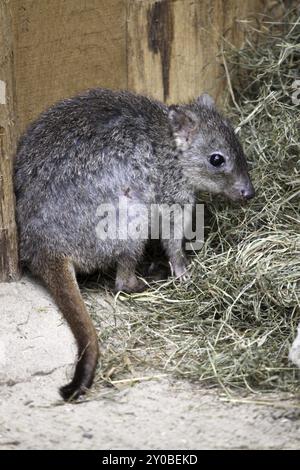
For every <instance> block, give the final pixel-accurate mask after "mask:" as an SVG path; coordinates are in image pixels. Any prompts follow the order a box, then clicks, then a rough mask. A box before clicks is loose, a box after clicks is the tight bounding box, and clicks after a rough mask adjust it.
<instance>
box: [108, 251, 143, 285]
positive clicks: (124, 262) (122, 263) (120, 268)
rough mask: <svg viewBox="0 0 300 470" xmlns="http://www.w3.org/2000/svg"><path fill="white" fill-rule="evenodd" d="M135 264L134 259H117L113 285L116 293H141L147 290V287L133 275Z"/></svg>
mask: <svg viewBox="0 0 300 470" xmlns="http://www.w3.org/2000/svg"><path fill="white" fill-rule="evenodd" d="M136 264H137V261H136V259H133V258H130V257H126V256H124V257H123V258H121V259H119V261H118V265H117V276H116V283H115V291H116V292H119V291H122V292H127V293H129V294H130V293H134V292H142V291H143V290H145V289H146V288H147V285H146V284H145V283H144V282H143V281H142V280H141V279H138V278H137V276H136V274H135V269H136Z"/></svg>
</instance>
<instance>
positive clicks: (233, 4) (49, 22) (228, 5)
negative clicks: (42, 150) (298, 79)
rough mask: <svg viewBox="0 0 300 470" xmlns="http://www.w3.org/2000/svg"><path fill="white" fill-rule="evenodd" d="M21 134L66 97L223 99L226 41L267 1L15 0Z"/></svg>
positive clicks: (236, 39)
mask: <svg viewBox="0 0 300 470" xmlns="http://www.w3.org/2000/svg"><path fill="white" fill-rule="evenodd" d="M10 1H11V4H12V7H13V20H14V34H15V74H16V91H17V114H18V117H19V123H20V129H21V130H23V129H24V128H25V126H26V125H27V124H28V122H30V121H31V120H32V119H33V118H34V117H36V116H37V115H38V114H39V113H40V112H41V111H42V110H43V109H45V108H46V107H47V106H49V105H50V104H52V103H53V102H55V101H57V100H58V99H60V98H63V97H67V96H71V95H73V94H74V93H77V92H78V91H81V90H84V89H86V88H90V87H97V86H98V87H109V88H114V89H116V88H129V89H132V90H135V91H137V92H141V93H146V94H150V95H152V96H154V97H156V98H158V99H161V100H165V101H167V102H176V101H184V100H185V99H187V98H191V97H193V96H197V95H198V94H199V93H201V92H202V91H203V90H206V91H208V92H210V93H212V94H213V95H214V96H215V97H216V98H220V96H221V95H222V91H223V88H224V79H223V78H224V71H223V69H222V66H221V65H220V59H217V58H216V55H217V54H218V52H219V44H220V38H221V36H222V35H225V36H226V37H227V39H228V40H230V41H231V42H233V43H235V44H238V43H240V42H241V39H242V33H241V32H242V26H241V23H239V22H238V21H237V19H244V18H245V17H247V16H248V15H251V13H255V12H256V13H257V12H258V11H261V8H262V3H263V2H262V0H243V1H242V0H214V1H212V0H162V1H155V0H10Z"/></svg>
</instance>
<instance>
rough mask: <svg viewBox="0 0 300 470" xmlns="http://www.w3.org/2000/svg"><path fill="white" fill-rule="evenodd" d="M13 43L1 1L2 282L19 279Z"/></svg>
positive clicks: (8, 13)
mask: <svg viewBox="0 0 300 470" xmlns="http://www.w3.org/2000/svg"><path fill="white" fill-rule="evenodd" d="M13 49H14V40H13V33H12V22H11V11H10V8H9V5H8V4H7V2H4V1H1V2H0V81H1V82H0V93H1V95H0V282H1V281H7V280H16V279H17V278H18V276H19V270H18V250H17V236H16V224H15V210H14V196H13V184H12V158H13V154H14V152H15V145H16V135H17V126H16V116H15V111H16V109H15V102H16V100H15V86H14V85H15V80H14V63H13Z"/></svg>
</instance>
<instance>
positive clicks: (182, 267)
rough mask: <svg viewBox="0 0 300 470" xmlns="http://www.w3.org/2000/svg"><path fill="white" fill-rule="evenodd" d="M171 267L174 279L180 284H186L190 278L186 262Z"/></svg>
mask: <svg viewBox="0 0 300 470" xmlns="http://www.w3.org/2000/svg"><path fill="white" fill-rule="evenodd" d="M171 267H172V272H173V275H174V277H175V278H176V279H178V280H179V281H180V282H186V281H188V280H189V279H190V278H191V271H190V270H189V266H188V263H187V262H186V261H184V262H181V263H176V264H174V265H172V264H171Z"/></svg>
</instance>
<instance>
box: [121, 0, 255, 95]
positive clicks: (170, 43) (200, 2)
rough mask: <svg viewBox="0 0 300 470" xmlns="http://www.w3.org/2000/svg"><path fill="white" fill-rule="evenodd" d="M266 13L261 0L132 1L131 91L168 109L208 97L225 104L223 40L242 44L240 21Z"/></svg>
mask: <svg viewBox="0 0 300 470" xmlns="http://www.w3.org/2000/svg"><path fill="white" fill-rule="evenodd" d="M262 7H263V2H262V1H261V0H244V1H240V0H214V1H211V0H162V1H155V0H143V1H141V0H128V19H127V22H128V23H127V24H128V26H127V35H128V40H127V47H128V87H129V88H130V89H133V90H135V91H137V92H139V93H144V94H149V95H152V96H154V97H155V98H157V99H159V100H164V101H166V102H168V103H171V102H184V101H186V100H187V99H190V98H193V97H196V96H198V95H199V94H200V93H202V92H203V91H207V92H208V93H210V94H212V95H213V96H214V97H215V98H216V99H217V100H219V101H220V99H221V98H222V96H223V92H224V88H225V74H224V69H223V66H222V60H221V57H220V45H221V40H222V37H225V38H226V39H227V40H228V41H230V42H231V43H232V44H235V45H239V44H241V42H242V40H243V37H244V36H243V27H242V23H241V22H239V21H238V20H243V19H244V18H246V17H248V16H249V15H251V13H256V14H257V13H258V12H259V11H261V10H262ZM155 34H156V38H155V37H154V36H155ZM161 42H163V43H164V45H163V46H160V47H158V46H157V47H156V48H155V47H151V45H152V44H158V45H159V44H160V43H161Z"/></svg>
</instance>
